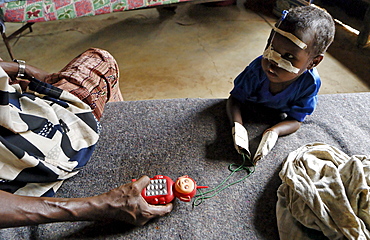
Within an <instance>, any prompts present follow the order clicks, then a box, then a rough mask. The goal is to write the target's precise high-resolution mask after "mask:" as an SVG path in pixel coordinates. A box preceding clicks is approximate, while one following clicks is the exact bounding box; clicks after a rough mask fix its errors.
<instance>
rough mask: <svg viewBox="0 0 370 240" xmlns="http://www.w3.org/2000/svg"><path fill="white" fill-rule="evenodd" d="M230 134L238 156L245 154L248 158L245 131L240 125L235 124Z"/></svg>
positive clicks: (246, 133) (246, 134)
mask: <svg viewBox="0 0 370 240" xmlns="http://www.w3.org/2000/svg"><path fill="white" fill-rule="evenodd" d="M232 134H233V140H234V146H235V149H236V151H238V153H239V154H242V153H245V154H247V155H248V156H250V152H249V140H248V132H247V129H245V127H244V126H243V125H241V124H240V123H238V122H235V123H234V127H233V128H232ZM243 150H245V151H243Z"/></svg>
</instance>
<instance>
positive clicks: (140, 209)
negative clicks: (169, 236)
mask: <svg viewBox="0 0 370 240" xmlns="http://www.w3.org/2000/svg"><path fill="white" fill-rule="evenodd" d="M149 182H150V179H149V177H147V176H143V177H141V178H140V179H139V180H137V181H134V182H132V183H128V184H125V185H122V186H120V187H118V188H116V189H113V190H111V191H109V192H107V193H105V194H102V195H100V196H98V197H97V202H98V203H97V204H98V205H100V206H101V208H100V209H99V210H100V211H101V212H100V214H102V216H101V217H103V218H104V217H105V218H108V219H115V220H119V221H124V222H128V223H131V224H134V225H137V226H141V225H144V224H145V223H146V222H148V221H149V220H150V219H152V218H155V217H160V216H164V215H166V214H168V213H169V212H171V211H172V207H173V206H172V203H169V204H166V205H150V204H148V203H147V202H146V201H145V199H144V198H143V197H142V196H141V192H142V191H143V189H144V188H146V187H147V186H148V184H149ZM99 203H101V204H99ZM99 219H101V218H100V217H99Z"/></svg>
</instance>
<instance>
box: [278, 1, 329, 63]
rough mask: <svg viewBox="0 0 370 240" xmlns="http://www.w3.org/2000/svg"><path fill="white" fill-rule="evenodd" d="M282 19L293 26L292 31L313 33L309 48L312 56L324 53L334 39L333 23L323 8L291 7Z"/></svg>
mask: <svg viewBox="0 0 370 240" xmlns="http://www.w3.org/2000/svg"><path fill="white" fill-rule="evenodd" d="M284 21H287V22H289V23H292V24H293V25H294V26H295V29H294V32H302V33H303V32H306V31H309V30H311V31H312V32H314V33H315V35H314V41H313V43H312V50H311V54H312V55H314V56H317V55H319V54H323V53H325V52H326V50H327V49H328V47H329V46H330V44H331V43H332V42H333V40H334V34H335V23H334V21H333V18H332V17H331V16H330V14H329V13H327V12H326V11H325V10H324V9H320V8H318V7H315V6H302V7H295V8H291V9H290V10H289V13H288V15H287V16H286V19H285V20H284Z"/></svg>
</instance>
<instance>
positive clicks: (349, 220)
mask: <svg viewBox="0 0 370 240" xmlns="http://www.w3.org/2000/svg"><path fill="white" fill-rule="evenodd" d="M279 175H280V178H281V180H282V181H283V183H282V184H281V185H280V187H279V189H278V193H277V194H278V202H277V207H276V215H277V223H278V229H279V235H280V239H282V240H284V239H289V240H293V239H299V240H304V239H311V238H310V237H309V236H308V235H307V233H305V228H302V225H303V226H305V227H307V228H311V229H315V230H319V231H321V232H323V234H324V235H325V236H326V237H328V238H329V239H370V232H369V229H370V228H369V227H370V202H369V200H370V193H369V184H370V158H369V156H365V155H354V156H352V157H350V156H348V155H346V154H345V153H343V152H342V151H340V150H339V149H337V148H335V147H333V146H329V145H327V144H323V143H311V144H307V145H305V146H303V147H301V148H299V149H297V150H296V151H294V152H292V153H290V154H289V155H288V157H287V158H286V160H285V161H284V164H283V168H282V170H281V172H280V174H279Z"/></svg>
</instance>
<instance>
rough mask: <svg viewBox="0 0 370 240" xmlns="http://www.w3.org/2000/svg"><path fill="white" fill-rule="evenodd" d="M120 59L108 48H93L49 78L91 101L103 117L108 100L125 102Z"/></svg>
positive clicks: (53, 82)
mask: <svg viewBox="0 0 370 240" xmlns="http://www.w3.org/2000/svg"><path fill="white" fill-rule="evenodd" d="M118 81H119V69H118V66H117V62H116V60H115V59H114V58H113V56H112V55H111V54H110V53H108V52H107V51H104V50H101V49H97V48H90V49H88V50H87V51H85V52H84V53H82V54H81V55H79V56H78V57H76V58H75V59H73V60H72V61H71V62H70V63H69V64H68V65H67V66H66V67H64V68H63V69H62V70H61V71H60V72H57V73H53V74H51V75H50V76H48V77H47V78H46V79H45V82H47V83H50V84H52V85H54V86H56V87H58V88H61V89H63V90H65V91H68V92H70V93H72V94H74V95H75V96H77V97H79V98H80V99H81V100H82V101H84V102H85V103H87V104H88V105H89V106H90V107H91V109H92V110H93V113H94V115H95V117H96V118H97V119H98V120H99V119H100V118H101V116H102V113H103V110H104V106H105V104H106V103H107V102H116V101H123V98H122V95H121V92H120V89H119V85H118Z"/></svg>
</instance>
